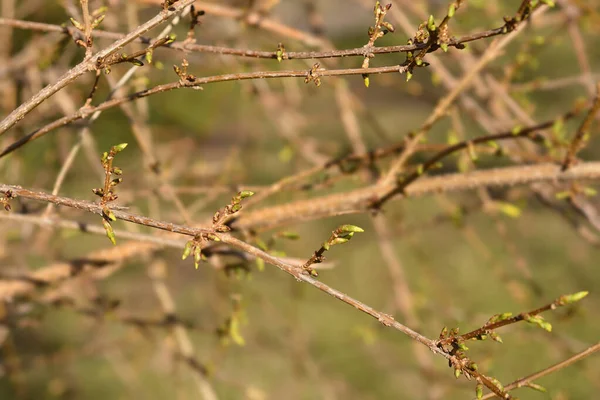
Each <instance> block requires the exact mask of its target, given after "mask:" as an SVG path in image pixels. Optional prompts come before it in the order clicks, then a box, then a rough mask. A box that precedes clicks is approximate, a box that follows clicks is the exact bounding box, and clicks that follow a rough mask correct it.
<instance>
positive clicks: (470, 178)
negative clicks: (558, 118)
mask: <svg viewBox="0 0 600 400" xmlns="http://www.w3.org/2000/svg"><path fill="white" fill-rule="evenodd" d="M578 179H600V162H587V163H582V164H579V165H576V166H574V167H572V168H570V169H569V170H567V171H564V172H563V171H561V167H560V165H555V164H536V165H524V166H514V167H504V168H495V169H488V170H479V171H473V172H468V173H453V174H442V175H438V176H434V177H429V178H422V179H419V180H417V181H415V182H414V183H412V184H411V185H409V186H407V187H406V188H405V190H404V192H403V193H402V194H401V196H403V197H416V196H423V195H426V194H434V193H440V192H457V191H464V190H472V189H477V188H481V187H502V186H510V185H527V184H531V183H536V182H555V181H559V182H560V181H563V182H564V181H572V180H578ZM394 188H395V184H393V185H381V184H380V185H373V186H369V187H366V188H361V189H355V190H352V191H349V192H344V193H336V194H331V195H326V196H321V197H316V198H312V199H307V200H299V201H295V202H291V203H287V204H283V205H279V206H273V207H269V208H265V209H262V210H257V211H253V212H249V213H247V214H245V215H241V216H240V217H239V219H238V220H236V221H235V222H234V223H233V227H234V228H238V229H249V228H253V229H256V228H258V227H265V226H278V225H282V224H286V223H289V222H291V221H308V220H314V219H318V218H323V217H329V216H334V215H341V214H348V213H362V212H366V211H368V210H369V209H370V208H371V207H372V205H373V204H377V202H378V200H379V199H380V198H382V196H385V195H386V194H388V193H389V192H390V191H392V190H393V189H394ZM0 189H1V186H0Z"/></svg>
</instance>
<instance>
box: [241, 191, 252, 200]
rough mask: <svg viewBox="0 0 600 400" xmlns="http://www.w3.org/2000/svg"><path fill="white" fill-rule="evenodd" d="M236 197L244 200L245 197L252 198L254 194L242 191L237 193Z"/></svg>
mask: <svg viewBox="0 0 600 400" xmlns="http://www.w3.org/2000/svg"><path fill="white" fill-rule="evenodd" d="M238 196H239V197H240V198H241V199H245V198H247V197H252V196H254V192H253V191H251V190H242V191H241V192H239V193H238Z"/></svg>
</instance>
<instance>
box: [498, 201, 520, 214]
mask: <svg viewBox="0 0 600 400" xmlns="http://www.w3.org/2000/svg"><path fill="white" fill-rule="evenodd" d="M497 204H498V207H499V209H500V211H501V212H502V213H503V214H505V215H507V216H509V217H511V218H519V216H520V215H521V209H520V208H519V207H517V206H515V205H514V204H511V203H507V202H504V201H499V202H497Z"/></svg>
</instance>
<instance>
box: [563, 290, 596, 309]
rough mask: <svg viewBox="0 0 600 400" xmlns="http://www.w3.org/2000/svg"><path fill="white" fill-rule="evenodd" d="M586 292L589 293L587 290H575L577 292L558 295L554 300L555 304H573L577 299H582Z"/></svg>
mask: <svg viewBox="0 0 600 400" xmlns="http://www.w3.org/2000/svg"><path fill="white" fill-rule="evenodd" d="M588 294H589V292H588V291H583V292H577V293H573V294H566V295H564V296H560V297H559V298H558V299H557V300H556V304H557V305H559V306H564V305H567V304H573V303H576V302H578V301H579V300H581V299H583V298H584V297H586V296H587V295H588Z"/></svg>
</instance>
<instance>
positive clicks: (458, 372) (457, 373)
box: [454, 368, 462, 379]
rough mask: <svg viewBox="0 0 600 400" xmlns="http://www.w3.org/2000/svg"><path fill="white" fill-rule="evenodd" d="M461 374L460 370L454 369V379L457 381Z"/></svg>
mask: <svg viewBox="0 0 600 400" xmlns="http://www.w3.org/2000/svg"><path fill="white" fill-rule="evenodd" d="M461 373H462V371H461V370H460V368H456V369H454V377H455V378H456V379H458V378H459V377H460V374H461Z"/></svg>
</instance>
